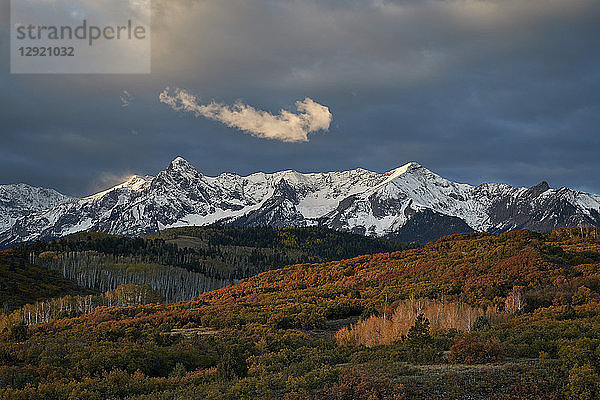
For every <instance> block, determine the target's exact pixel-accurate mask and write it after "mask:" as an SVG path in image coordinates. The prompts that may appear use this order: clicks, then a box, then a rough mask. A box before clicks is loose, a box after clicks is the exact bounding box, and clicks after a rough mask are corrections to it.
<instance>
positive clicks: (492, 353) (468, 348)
mask: <svg viewBox="0 0 600 400" xmlns="http://www.w3.org/2000/svg"><path fill="white" fill-rule="evenodd" d="M503 358H504V350H503V348H502V344H501V343H500V342H499V341H498V339H488V340H485V341H484V340H481V339H479V338H477V337H467V336H463V337H459V338H457V339H456V340H455V341H454V344H453V345H452V347H451V348H450V355H449V356H448V361H450V362H453V363H460V364H483V363H487V362H493V361H498V360H502V359H503Z"/></svg>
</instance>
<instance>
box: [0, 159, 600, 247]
mask: <svg viewBox="0 0 600 400" xmlns="http://www.w3.org/2000/svg"><path fill="white" fill-rule="evenodd" d="M32 211H34V212H32V213H31V214H29V215H27V216H24V217H21V218H19V219H17V220H16V221H15V222H14V223H13V224H12V226H11V227H10V229H8V230H6V231H4V232H3V233H0V246H8V245H13V244H15V243H19V242H24V241H31V240H35V239H49V238H55V237H60V236H64V235H67V234H69V233H73V232H76V231H81V230H87V231H102V232H108V233H115V234H124V235H143V234H149V233H152V232H156V231H158V230H162V229H165V228H169V227H177V226H190V225H208V224H212V223H221V224H223V223H226V224H235V225H245V226H254V225H272V226H277V227H286V226H310V225H319V226H325V227H329V228H333V229H338V230H344V231H352V232H357V233H361V234H366V235H377V236H384V237H391V238H399V239H401V240H417V241H427V240H432V239H435V238H437V237H439V236H441V235H445V234H449V233H456V232H465V231H471V230H476V231H492V232H501V231H506V230H511V229H519V228H527V229H533V230H540V231H548V230H551V229H554V228H556V227H560V226H573V225H578V224H587V225H600V213H599V212H600V196H596V195H590V194H586V193H582V192H576V191H573V190H570V189H566V188H562V189H558V190H556V189H550V188H549V187H548V185H547V184H546V183H545V182H544V183H541V184H540V185H537V186H534V187H532V188H529V189H527V188H513V187H511V186H508V185H503V184H494V183H489V184H484V185H480V186H471V185H468V184H462V183H456V182H452V181H449V180H447V179H445V178H442V177H440V176H439V175H436V174H434V173H433V172H431V171H429V170H427V169H426V168H424V167H423V166H421V165H419V164H417V163H414V162H411V163H408V164H406V165H404V166H402V167H399V168H397V169H394V170H392V171H390V172H388V173H385V174H378V173H375V172H371V171H367V170H364V169H355V170H351V171H342V172H328V173H310V174H301V173H298V172H295V171H281V172H276V173H273V174H265V173H262V172H259V173H255V174H252V175H249V176H245V177H243V176H239V175H235V174H231V173H225V174H221V175H219V176H217V177H207V176H204V175H203V174H201V173H200V172H198V171H197V170H196V169H195V168H194V167H193V166H192V165H191V164H189V163H188V162H187V161H185V160H184V159H182V158H180V157H178V158H176V159H175V160H173V162H172V163H171V164H170V165H169V166H168V167H167V168H166V169H165V170H164V171H161V172H160V173H159V174H157V175H156V177H141V176H134V177H132V178H131V179H129V180H128V181H127V182H124V183H123V184H121V185H118V186H115V187H114V188H111V189H109V190H106V191H103V192H100V193H97V194H95V195H92V196H90V197H86V198H83V199H77V200H73V201H70V202H66V203H63V204H55V205H54V206H53V207H52V208H50V209H48V210H39V209H34V210H32Z"/></svg>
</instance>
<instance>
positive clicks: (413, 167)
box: [384, 161, 425, 180]
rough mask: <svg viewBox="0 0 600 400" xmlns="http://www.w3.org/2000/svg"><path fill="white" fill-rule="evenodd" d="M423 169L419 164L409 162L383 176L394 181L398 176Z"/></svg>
mask: <svg viewBox="0 0 600 400" xmlns="http://www.w3.org/2000/svg"><path fill="white" fill-rule="evenodd" d="M424 169H425V168H424V167H423V166H422V165H421V164H419V163H418V162H415V161H411V162H409V163H406V164H404V165H403V166H401V167H398V168H396V169H393V170H391V171H388V172H386V173H385V174H384V175H385V176H387V177H388V179H389V180H392V179H396V178H397V177H399V176H400V175H403V174H405V173H407V172H414V171H419V170H424Z"/></svg>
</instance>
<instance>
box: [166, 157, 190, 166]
mask: <svg viewBox="0 0 600 400" xmlns="http://www.w3.org/2000/svg"><path fill="white" fill-rule="evenodd" d="M170 165H172V166H190V167H191V166H192V164H190V163H189V162H188V161H187V160H186V159H185V158H183V157H175V159H174V160H173V161H171V164H170ZM192 168H193V167H192Z"/></svg>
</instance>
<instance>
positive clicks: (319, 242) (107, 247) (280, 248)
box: [0, 227, 405, 321]
mask: <svg viewBox="0 0 600 400" xmlns="http://www.w3.org/2000/svg"><path fill="white" fill-rule="evenodd" d="M403 247H405V246H403V245H401V244H399V243H394V242H388V241H385V240H381V239H377V238H368V237H364V236H361V235H353V234H348V233H341V232H336V231H332V230H328V229H320V228H290V229H274V228H270V227H257V228H238V227H193V228H189V227H188V228H179V229H169V230H166V231H163V232H161V233H159V234H155V235H152V236H150V237H141V238H129V237H125V236H118V235H108V234H104V233H76V234H73V235H70V236H67V237H65V238H63V239H59V240H55V241H51V242H36V243H32V244H29V245H23V246H20V247H18V248H16V249H13V250H10V251H7V252H5V253H3V258H2V259H0V261H1V265H2V266H4V267H6V268H9V265H10V266H11V267H10V268H12V270H10V268H9V270H10V271H14V270H15V268H17V269H18V270H19V271H20V272H16V273H15V272H7V273H6V274H4V275H3V279H4V280H5V281H6V283H5V287H6V288H7V289H6V290H5V291H3V292H2V295H3V296H4V297H3V300H4V304H5V307H4V311H5V312H7V311H12V310H13V309H14V308H16V307H20V306H22V305H23V304H25V303H33V302H35V301H39V300H43V299H49V298H53V297H60V296H65V295H73V294H88V293H105V292H107V291H112V290H115V289H116V288H117V287H119V286H120V285H128V284H136V285H148V286H149V288H150V289H151V290H154V291H156V292H158V293H160V295H161V298H162V299H163V300H164V301H166V302H175V301H182V300H187V299H190V298H192V297H194V296H197V295H199V294H200V293H203V292H206V291H209V290H213V289H218V288H221V287H224V286H227V285H230V284H232V283H236V282H238V281H239V279H241V278H245V277H249V276H252V275H255V274H258V273H260V272H264V271H267V270H269V269H273V268H278V267H281V266H283V265H288V264H296V263H305V262H322V261H329V260H338V259H343V258H347V257H354V256H356V255H359V254H370V253H377V252H381V251H391V250H397V249H400V248H403ZM61 277H62V278H61ZM19 279H20V280H21V281H22V282H21V281H18V280H19ZM17 281H18V282H17ZM25 282H27V284H25ZM77 287H79V288H86V289H89V290H88V292H86V291H82V289H76V288H77ZM89 291H91V292H89ZM98 304H103V303H102V301H100V302H99V303H98ZM82 309H86V308H85V307H84V308H82ZM45 311H47V310H45ZM52 314H53V312H50V313H48V312H45V313H44V315H46V316H47V315H52ZM36 318H37V317H35V318H33V319H32V320H33V321H37V320H39V319H36ZM40 318H42V317H40ZM44 318H46V317H43V318H42V319H44Z"/></svg>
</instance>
